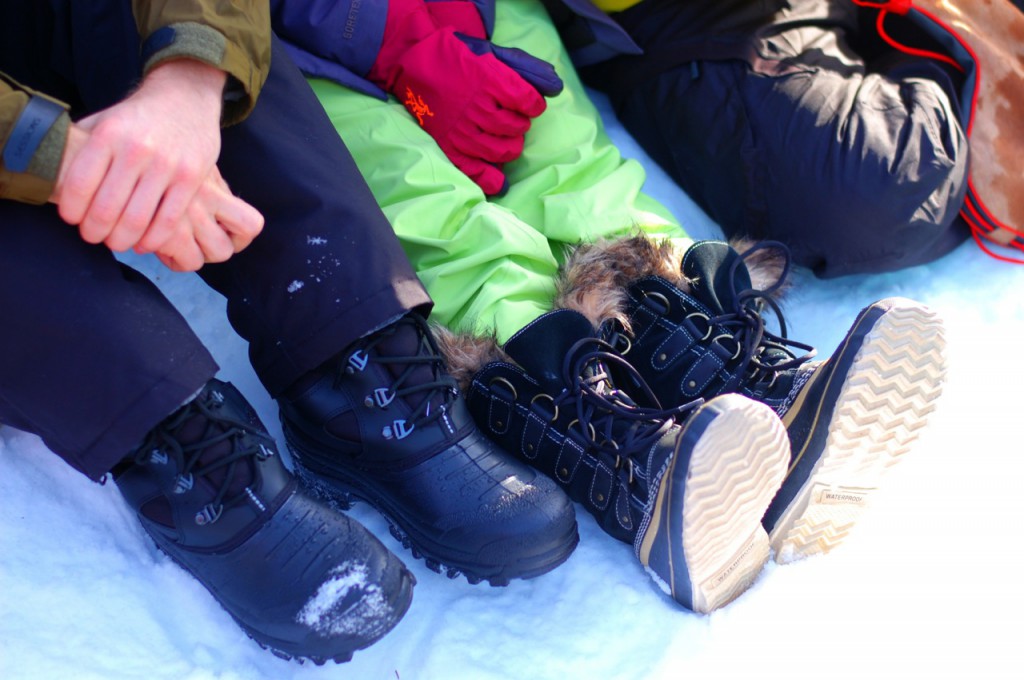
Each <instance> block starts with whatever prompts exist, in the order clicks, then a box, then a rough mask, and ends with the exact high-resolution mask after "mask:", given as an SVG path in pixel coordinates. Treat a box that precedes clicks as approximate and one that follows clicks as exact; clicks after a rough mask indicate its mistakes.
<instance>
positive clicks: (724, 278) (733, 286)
mask: <svg viewBox="0 0 1024 680" xmlns="http://www.w3.org/2000/svg"><path fill="white" fill-rule="evenodd" d="M733 263H736V265H735V267H734V266H733ZM730 272H731V276H732V282H731V283H730V281H729V277H730ZM683 276H685V277H686V278H687V279H689V281H690V288H691V290H692V292H693V295H694V297H696V298H697V299H698V300H700V301H701V302H703V303H704V304H706V305H707V306H708V307H710V308H711V309H712V311H714V312H715V313H718V314H725V313H728V312H733V311H736V309H737V308H738V306H739V305H738V304H737V299H736V295H737V294H738V293H741V292H742V291H745V290H750V289H751V288H752V287H753V284H752V283H751V281H750V272H749V271H747V265H746V264H745V263H744V262H743V261H742V260H741V258H740V256H739V255H738V254H737V253H736V251H735V250H733V249H732V247H731V246H729V244H727V243H723V242H721V241H702V242H700V243H695V244H694V245H692V246H690V249H689V250H687V251H686V255H685V256H684V257H683Z"/></svg>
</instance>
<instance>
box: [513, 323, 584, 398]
mask: <svg viewBox="0 0 1024 680" xmlns="http://www.w3.org/2000/svg"><path fill="white" fill-rule="evenodd" d="M594 335H595V334H594V328H593V326H591V325H590V322H589V321H587V319H586V317H584V316H583V315H582V314H580V313H579V312H576V311H573V310H571V309H559V310H556V311H554V312H549V313H547V314H545V315H544V316H542V317H540V318H539V319H537V320H536V321H534V322H533V323H531V324H529V325H528V326H526V327H525V328H523V329H522V330H521V331H519V332H518V333H516V334H515V335H513V336H512V337H511V338H509V340H508V342H506V343H505V353H506V354H508V355H509V356H510V357H511V358H512V360H513V361H515V362H516V363H517V364H519V365H520V366H521V367H522V368H523V369H524V370H525V371H526V373H527V374H528V375H529V376H530V377H532V378H533V379H534V380H536V381H537V382H539V383H540V385H541V388H542V389H543V390H545V391H546V392H552V393H557V392H560V391H561V390H562V388H563V387H564V386H565V381H564V380H563V379H562V364H563V363H564V362H565V357H566V355H567V354H568V353H569V350H570V349H571V348H572V346H573V344H575V343H576V342H577V341H579V340H582V339H583V338H593V337H594Z"/></svg>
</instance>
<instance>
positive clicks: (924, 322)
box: [565, 237, 945, 562]
mask: <svg viewBox="0 0 1024 680" xmlns="http://www.w3.org/2000/svg"><path fill="white" fill-rule="evenodd" d="M599 248H600V247H599ZM589 250H590V252H589V253H588V252H586V251H584V252H582V253H579V254H578V255H577V256H574V258H575V259H574V260H570V262H569V264H568V265H567V272H568V273H569V274H570V275H569V277H568V278H569V279H572V281H576V282H579V281H586V280H588V279H589V280H592V276H591V274H592V273H593V271H594V267H595V263H598V262H600V263H601V264H600V267H599V269H600V270H602V271H615V272H621V271H625V270H629V271H630V272H632V275H633V278H632V279H631V280H629V281H622V280H621V279H620V280H618V281H615V282H614V283H615V284H616V287H618V293H619V295H620V299H621V304H618V305H616V304H611V305H609V307H608V308H606V309H612V310H613V311H611V312H610V313H608V312H607V311H606V313H605V316H606V317H607V320H606V321H604V323H603V324H602V330H603V335H604V337H605V338H606V339H607V340H608V341H609V342H610V343H611V344H613V345H614V346H616V347H617V348H619V349H620V351H622V352H623V353H624V356H625V357H626V358H627V359H629V361H630V363H631V364H632V365H633V366H635V367H636V369H637V371H638V372H639V374H640V375H641V376H642V378H643V380H644V382H645V383H646V384H647V385H648V386H649V387H650V389H651V390H652V391H653V393H654V394H655V395H656V397H657V399H658V400H659V401H660V403H662V404H668V405H671V404H679V403H685V402H687V401H690V400H692V399H696V398H704V399H711V398H713V397H716V396H718V395H721V394H728V393H737V394H742V395H745V396H747V397H750V398H751V399H755V400H757V401H760V402H762V403H764V404H767V405H768V406H770V407H771V408H772V409H774V410H775V412H776V413H778V414H779V416H780V417H781V418H782V420H783V422H784V423H785V425H786V429H787V432H788V434H789V439H790V443H791V446H792V451H793V454H792V455H793V457H792V461H791V463H790V470H789V473H788V476H787V478H786V481H785V483H784V484H783V485H782V489H781V490H780V491H779V494H778V496H777V497H776V498H775V499H774V501H773V502H772V504H771V507H769V509H768V512H767V513H766V515H765V518H764V524H765V528H766V529H767V531H768V532H769V535H770V536H771V543H772V547H773V548H774V550H775V552H776V559H777V560H778V561H780V562H788V561H791V560H794V559H798V558H801V557H805V556H807V555H811V554H815V553H823V552H827V551H829V550H831V549H832V548H833V547H835V546H836V545H838V544H839V543H840V542H842V541H843V540H844V539H845V538H846V537H847V536H848V534H849V532H850V530H851V529H852V528H853V526H854V524H855V523H856V521H857V520H858V519H859V517H860V516H861V514H862V512H863V510H864V509H865V507H866V506H867V504H868V500H869V499H870V497H871V496H872V495H873V494H874V493H875V492H876V490H877V489H878V487H879V485H880V482H881V479H882V477H883V475H884V473H885V472H886V470H887V469H888V468H889V467H890V466H892V465H893V464H894V463H896V462H897V461H899V460H900V459H901V458H902V457H903V456H904V454H906V453H907V452H908V451H909V450H910V449H911V445H912V444H913V442H914V441H915V440H916V439H917V437H918V435H919V434H920V432H921V429H922V428H923V427H924V425H925V424H926V422H927V419H928V415H929V414H930V413H931V412H932V411H933V410H934V408H935V403H936V400H937V398H938V396H939V394H940V392H941V388H942V381H943V378H944V374H945V339H944V331H943V326H942V322H941V320H940V319H939V318H938V316H937V315H936V314H935V313H934V312H933V311H931V310H929V309H928V308H927V307H926V306H925V305H923V304H921V303H918V302H914V301H912V300H907V299H902V298H890V299H887V300H881V301H879V302H876V303H874V304H872V305H870V306H868V307H867V308H865V309H864V310H863V311H862V312H861V313H860V315H859V316H858V317H857V319H856V320H855V321H854V323H853V325H852V327H851V328H850V330H849V332H848V333H847V335H846V337H845V338H844V340H843V342H842V343H841V344H840V345H839V348H838V349H837V350H836V352H835V353H834V354H833V355H832V356H831V357H830V358H829V359H828V360H826V361H812V359H813V356H814V350H813V349H812V348H811V347H809V346H808V345H805V344H802V343H799V342H795V341H793V340H790V339H788V338H787V332H786V326H785V321H784V319H783V318H782V315H781V313H780V312H779V309H778V306H777V303H776V302H775V301H774V298H773V296H774V294H775V293H776V292H777V289H778V288H779V287H780V286H781V285H782V284H783V283H784V280H785V277H786V272H787V269H788V258H786V252H785V249H784V247H783V246H781V244H761V245H760V246H756V247H754V248H752V249H750V250H748V251H747V253H746V255H745V256H741V255H739V254H738V253H737V252H736V251H735V250H734V249H733V248H731V247H730V246H729V245H728V244H726V243H724V242H721V241H702V242H698V243H696V244H694V245H693V246H691V247H690V248H689V249H688V250H686V252H685V254H683V256H682V257H681V262H680V261H679V260H677V261H676V262H674V263H673V264H672V265H669V264H668V262H667V258H666V257H665V256H666V254H667V253H668V252H669V251H667V250H665V249H662V250H660V251H657V250H656V249H652V245H651V244H650V243H649V242H647V241H646V240H645V239H643V238H640V237H638V238H635V239H630V240H627V241H625V242H624V243H620V244H617V245H614V246H611V247H608V248H605V250H604V253H603V255H602V254H601V253H598V252H596V251H597V250H598V248H591V249H589ZM645 251H646V252H648V253H650V254H652V255H651V257H653V259H654V260H656V261H653V262H648V263H646V264H638V263H637V261H636V259H637V258H636V255H635V254H636V253H638V252H645ZM770 251H774V252H775V254H776V255H781V256H782V257H781V260H779V259H776V260H775V261H772V259H771V258H770V257H769V258H768V259H767V260H766V259H765V256H766V254H770ZM609 258H610V261H609ZM623 261H628V262H630V264H629V266H627V267H623V265H622V262H623ZM750 262H754V263H755V264H754V265H752V266H751V267H748V263H750ZM644 269H646V270H647V271H648V272H659V274H653V273H648V274H646V275H642V272H643V270H644ZM673 269H674V271H672V270H673ZM588 271H589V272H590V274H588ZM752 273H753V274H755V275H757V276H758V277H759V278H763V279H765V280H766V284H768V283H770V285H764V288H763V289H759V288H757V287H755V286H754V284H753V283H752V278H751V276H752ZM762 274H763V275H762ZM606 280H610V279H607V277H606ZM602 285H603V284H602ZM571 288H574V286H573V285H566V286H565V299H566V300H568V301H571V300H573V299H577V300H578V299H581V298H590V299H593V298H595V297H596V298H601V299H605V300H606V299H608V293H607V292H605V293H603V294H600V295H598V294H597V293H596V292H595V290H587V291H585V292H583V291H582V289H581V288H579V287H578V286H576V287H575V288H576V289H575V290H570V289H571ZM581 292H582V294H581ZM623 294H624V297H622V296H623ZM769 308H770V309H771V310H772V311H773V313H774V315H775V316H776V318H777V321H778V324H779V330H778V332H776V333H773V332H772V331H770V330H769V328H768V325H767V322H766V319H765V313H766V312H767V310H768V309H769ZM794 350H795V351H794ZM624 384H625V385H626V386H627V388H628V383H624Z"/></svg>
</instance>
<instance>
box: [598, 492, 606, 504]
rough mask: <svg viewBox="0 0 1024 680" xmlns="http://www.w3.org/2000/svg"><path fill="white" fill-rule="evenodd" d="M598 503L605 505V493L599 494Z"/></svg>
mask: <svg viewBox="0 0 1024 680" xmlns="http://www.w3.org/2000/svg"><path fill="white" fill-rule="evenodd" d="M597 502H598V503H604V494H603V493H599V494H597Z"/></svg>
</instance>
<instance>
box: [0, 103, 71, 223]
mask: <svg viewBox="0 0 1024 680" xmlns="http://www.w3.org/2000/svg"><path fill="white" fill-rule="evenodd" d="M70 125H71V118H70V117H69V116H68V112H67V109H66V107H65V106H64V105H63V104H61V103H59V102H57V101H55V100H53V99H50V98H48V97H41V96H38V95H34V96H32V97H31V98H30V99H29V101H28V103H27V104H26V105H25V108H24V109H22V112H21V114H20V115H19V116H18V120H17V121H16V122H15V124H14V126H13V127H12V128H11V131H10V135H9V136H8V138H7V143H6V144H5V145H4V148H3V163H2V167H0V198H6V199H12V200H15V201H20V202H22V203H31V204H34V205H42V204H43V203H46V202H47V201H48V200H49V198H50V195H51V194H53V187H54V185H55V184H56V182H57V172H58V171H59V170H60V164H61V161H62V160H63V158H64V146H65V144H66V143H67V137H68V127H69V126H70Z"/></svg>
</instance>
